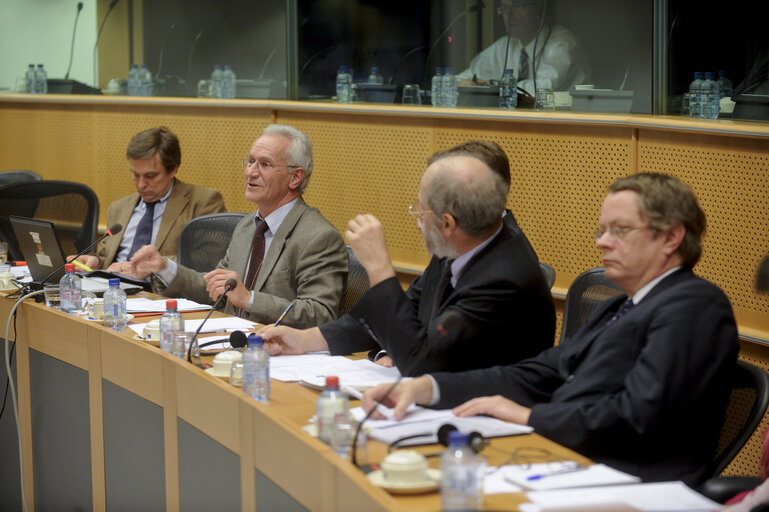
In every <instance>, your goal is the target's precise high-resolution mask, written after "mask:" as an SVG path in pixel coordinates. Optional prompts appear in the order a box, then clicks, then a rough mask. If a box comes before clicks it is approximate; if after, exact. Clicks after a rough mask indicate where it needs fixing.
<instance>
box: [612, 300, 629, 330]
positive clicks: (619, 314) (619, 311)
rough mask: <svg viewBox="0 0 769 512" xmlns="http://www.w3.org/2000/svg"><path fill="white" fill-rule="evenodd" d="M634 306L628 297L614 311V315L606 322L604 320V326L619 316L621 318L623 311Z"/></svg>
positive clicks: (625, 311)
mask: <svg viewBox="0 0 769 512" xmlns="http://www.w3.org/2000/svg"><path fill="white" fill-rule="evenodd" d="M633 306H634V304H633V299H630V298H629V299H628V300H626V301H625V302H623V303H622V305H621V306H620V307H619V309H618V310H617V312H616V313H614V316H613V317H611V318H610V319H609V321H608V322H606V327H608V326H610V325H611V324H613V323H614V322H616V321H617V320H619V319H620V318H622V317H623V316H624V315H625V313H627V312H628V311H630V309H631V308H632V307H633Z"/></svg>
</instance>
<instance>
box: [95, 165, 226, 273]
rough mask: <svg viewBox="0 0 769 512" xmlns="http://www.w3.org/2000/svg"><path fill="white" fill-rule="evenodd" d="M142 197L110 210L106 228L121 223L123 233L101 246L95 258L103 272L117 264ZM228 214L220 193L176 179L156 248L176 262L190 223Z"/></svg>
mask: <svg viewBox="0 0 769 512" xmlns="http://www.w3.org/2000/svg"><path fill="white" fill-rule="evenodd" d="M139 200H140V197H139V194H138V193H137V194H131V195H130V196H126V197H123V198H121V199H118V200H117V201H115V202H114V203H112V204H111V205H109V208H108V209H107V226H112V225H113V224H115V223H120V224H121V225H122V226H123V231H121V232H120V233H118V234H117V235H115V236H110V237H107V238H105V239H104V241H103V242H102V243H101V244H100V245H99V249H98V252H97V253H96V255H97V256H98V257H99V263H100V264H101V268H107V267H108V266H110V265H111V264H112V262H114V261H115V256H116V255H117V253H118V251H119V250H120V242H121V241H122V240H123V235H124V234H125V228H126V226H128V221H130V220H131V215H133V212H134V209H136V205H137V204H139ZM224 211H227V210H226V208H225V207H224V199H222V194H221V193H220V192H219V191H218V190H214V189H211V188H205V187H199V186H197V185H189V184H187V183H184V182H183V181H179V180H178V179H176V178H174V188H173V189H172V190H171V195H170V196H169V197H168V203H166V209H165V211H164V212H163V218H162V219H161V221H160V227H159V228H158V234H157V237H156V238H155V242H154V245H155V247H157V249H158V252H160V254H161V255H162V256H166V257H168V258H171V259H173V260H176V250H177V246H178V245H179V235H180V234H181V232H182V229H184V226H186V225H187V223H188V222H189V221H191V220H192V219H194V218H195V217H200V216H201V215H207V214H209V213H221V212H224Z"/></svg>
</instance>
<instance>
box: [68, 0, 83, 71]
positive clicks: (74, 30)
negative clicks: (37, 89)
mask: <svg viewBox="0 0 769 512" xmlns="http://www.w3.org/2000/svg"><path fill="white" fill-rule="evenodd" d="M82 10H83V2H78V3H77V13H76V14H75V26H74V27H72V44H71V45H70V48H69V66H67V72H66V73H65V74H64V80H68V79H69V71H70V70H71V69H72V57H74V55H75V34H77V20H78V19H79V18H80V11H82Z"/></svg>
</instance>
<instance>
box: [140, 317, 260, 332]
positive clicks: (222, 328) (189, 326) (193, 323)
mask: <svg viewBox="0 0 769 512" xmlns="http://www.w3.org/2000/svg"><path fill="white" fill-rule="evenodd" d="M201 322H203V319H202V318H199V319H196V320H190V319H185V320H184V330H185V331H190V332H195V331H196V330H197V328H198V326H199V325H200V324H201ZM148 323H149V322H144V323H140V324H128V327H129V328H130V329H131V330H132V331H133V332H135V333H136V334H137V335H139V336H141V335H142V334H143V333H144V328H145V327H146V326H147V324H148ZM255 325H257V324H255V323H254V322H251V321H250V320H245V319H243V318H238V317H236V316H226V317H220V318H209V319H208V321H207V322H206V325H204V326H203V329H202V330H201V331H200V332H201V333H204V332H231V331H247V330H249V329H251V328H252V327H254V326H255Z"/></svg>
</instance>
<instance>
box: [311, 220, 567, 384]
mask: <svg viewBox="0 0 769 512" xmlns="http://www.w3.org/2000/svg"><path fill="white" fill-rule="evenodd" d="M443 266H444V260H443V259H439V258H436V257H433V259H432V260H431V261H430V264H429V265H428V267H427V268H426V269H425V272H424V273H423V274H422V275H421V276H420V277H418V278H417V279H415V280H414V282H413V283H412V284H411V286H410V287H409V289H408V290H407V291H406V292H404V291H403V290H402V288H401V286H400V283H399V282H398V280H397V279H396V278H391V279H388V280H386V281H383V282H381V283H379V284H377V285H376V286H374V287H372V288H371V289H369V290H368V291H367V292H366V293H365V294H364V295H363V297H361V299H360V300H359V301H358V302H357V304H355V306H353V308H352V309H351V310H350V312H349V313H348V314H347V315H344V316H343V317H342V318H340V319H339V320H336V321H334V322H330V323H328V324H325V325H323V326H321V327H320V330H321V332H322V333H323V335H324V337H325V338H326V341H327V342H328V345H329V348H330V350H331V353H332V354H345V353H350V352H355V351H359V350H366V349H369V348H374V347H381V348H383V349H385V350H387V353H388V354H389V355H390V356H391V357H392V358H393V361H394V362H395V365H396V366H397V367H398V368H399V369H400V370H401V372H404V373H405V374H409V375H418V374H421V373H424V372H428V371H437V370H450V371H460V370H467V369H472V368H486V367H489V366H492V365H495V364H507V363H512V362H515V361H520V360H521V359H524V358H527V357H531V356H534V355H535V354H538V353H539V352H541V351H542V350H544V349H545V348H548V347H552V345H553V340H554V334H555V309H554V307H553V299H552V296H551V294H550V290H548V288H547V285H546V283H545V281H544V278H543V276H542V272H541V271H540V268H539V263H538V262H537V259H536V254H534V251H533V249H531V245H529V243H528V240H526V237H525V236H523V233H521V232H520V230H518V231H517V232H514V231H513V230H511V229H506V228H503V229H502V230H501V231H500V232H499V233H498V234H497V236H496V237H494V239H493V240H492V241H491V242H490V243H489V244H488V245H487V246H486V247H484V248H483V249H482V250H480V251H479V252H478V253H477V254H476V255H475V256H473V258H472V259H471V260H470V261H469V262H468V264H467V265H466V266H465V268H464V269H463V271H462V274H461V275H460V276H459V280H458V281H457V284H456V287H455V288H454V289H453V290H452V291H451V293H448V294H446V296H445V297H444V298H443V300H442V301H441V302H440V304H439V307H438V310H437V311H436V312H433V308H434V303H435V297H436V292H437V289H438V285H439V282H440V279H441V273H442V271H443ZM447 312H453V313H454V314H455V315H456V316H455V317H454V318H455V321H454V322H451V326H450V328H449V329H448V332H446V334H443V335H442V334H440V333H439V332H438V331H437V326H438V324H439V323H441V319H442V318H443V315H445V314H446V313H447ZM447 323H448V322H447Z"/></svg>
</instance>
